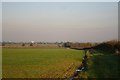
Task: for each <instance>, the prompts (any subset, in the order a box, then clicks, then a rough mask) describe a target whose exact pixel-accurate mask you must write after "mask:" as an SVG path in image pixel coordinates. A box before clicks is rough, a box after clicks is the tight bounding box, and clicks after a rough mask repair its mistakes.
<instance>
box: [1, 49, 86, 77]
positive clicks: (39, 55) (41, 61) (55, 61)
mask: <svg viewBox="0 0 120 80" xmlns="http://www.w3.org/2000/svg"><path fill="white" fill-rule="evenodd" d="M83 56H84V52H83V51H82V50H81V51H80V50H72V49H27V48H26V49H17V48H16V49H14V48H9V49H8V48H3V53H2V58H3V67H2V76H3V78H65V77H69V76H71V75H72V74H73V72H74V70H75V69H76V68H77V67H78V66H79V65H80V64H81V60H82V58H83Z"/></svg>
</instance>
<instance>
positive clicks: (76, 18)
mask: <svg viewBox="0 0 120 80" xmlns="http://www.w3.org/2000/svg"><path fill="white" fill-rule="evenodd" d="M2 23H3V24H2V25H3V26H2V28H3V30H2V31H3V41H47V42H56V41H73V42H99V41H100V42H101V41H107V40H113V39H117V38H118V3H117V2H38V3H36V2H6V3H4V2H3V3H2Z"/></svg>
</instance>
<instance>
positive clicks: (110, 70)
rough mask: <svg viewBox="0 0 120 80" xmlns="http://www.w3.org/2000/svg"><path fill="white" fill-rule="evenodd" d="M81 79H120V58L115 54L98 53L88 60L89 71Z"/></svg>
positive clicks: (81, 75) (83, 73)
mask: <svg viewBox="0 0 120 80" xmlns="http://www.w3.org/2000/svg"><path fill="white" fill-rule="evenodd" d="M80 77H81V78H116V79H117V78H120V57H119V56H116V55H115V54H113V53H108V54H107V53H105V52H96V53H95V54H93V55H92V56H91V57H90V58H89V59H88V69H87V70H86V71H85V72H82V73H81V74H80Z"/></svg>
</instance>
